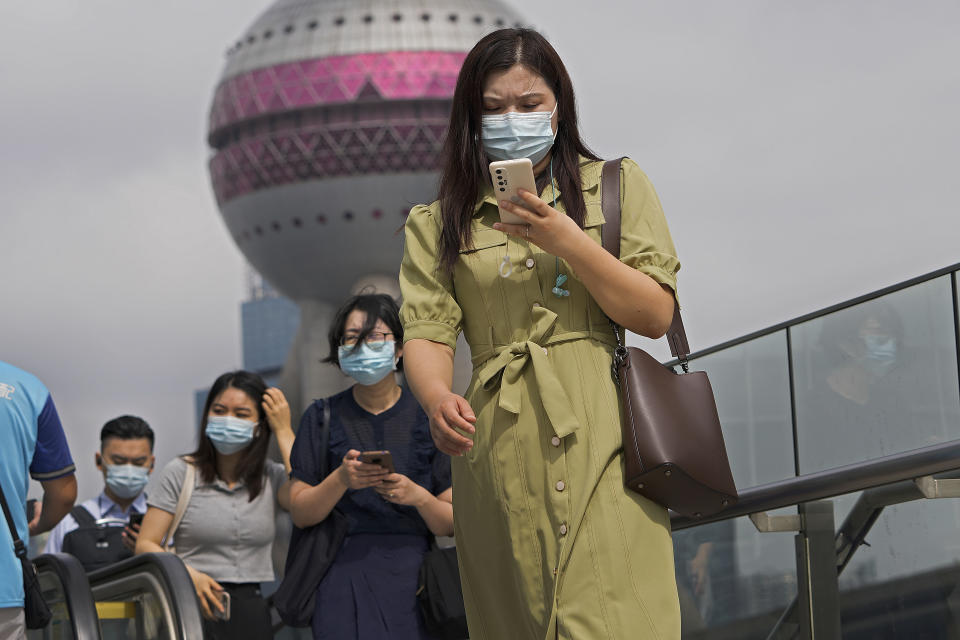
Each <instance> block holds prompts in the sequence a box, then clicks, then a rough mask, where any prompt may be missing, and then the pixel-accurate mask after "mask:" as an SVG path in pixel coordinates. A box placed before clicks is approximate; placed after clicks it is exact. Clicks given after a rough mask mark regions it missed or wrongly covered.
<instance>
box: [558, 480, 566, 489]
mask: <svg viewBox="0 0 960 640" xmlns="http://www.w3.org/2000/svg"><path fill="white" fill-rule="evenodd" d="M566 488H567V485H566V484H564V482H563V480H557V491H563V490H564V489H566Z"/></svg>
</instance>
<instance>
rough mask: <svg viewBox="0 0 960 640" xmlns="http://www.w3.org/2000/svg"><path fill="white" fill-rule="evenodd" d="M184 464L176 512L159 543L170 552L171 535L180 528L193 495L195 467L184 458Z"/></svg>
mask: <svg viewBox="0 0 960 640" xmlns="http://www.w3.org/2000/svg"><path fill="white" fill-rule="evenodd" d="M184 462H186V463H187V469H186V472H185V473H184V474H183V486H182V487H180V496H179V497H178V498H177V512H176V513H174V514H173V522H171V523H170V528H169V529H167V533H166V534H165V535H164V536H163V539H162V540H161V541H160V546H161V547H162V548H163V549H166V550H170V551H172V550H171V549H170V547H172V546H173V545H171V544H170V541H171V540H173V534H174V533H176V532H177V527H179V526H180V521H181V520H183V514H185V513H186V512H187V505H189V504H190V497H191V496H192V495H193V485H194V475H195V473H196V467H194V466H193V462H192V461H190V460H187V459H186V458H184Z"/></svg>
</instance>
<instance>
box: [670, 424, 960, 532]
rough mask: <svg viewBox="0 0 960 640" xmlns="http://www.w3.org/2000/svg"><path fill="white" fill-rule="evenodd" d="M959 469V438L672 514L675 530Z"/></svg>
mask: <svg viewBox="0 0 960 640" xmlns="http://www.w3.org/2000/svg"><path fill="white" fill-rule="evenodd" d="M954 469H960V440H951V441H950V442H944V443H941V444H935V445H931V446H929V447H923V448H922V449H913V450H912V451H906V452H904V453H897V454H894V455H889V456H884V457H882V458H874V459H873V460H868V461H866V462H857V463H854V464H848V465H845V466H842V467H836V468H834V469H828V470H826V471H818V472H816V473H810V474H806V475H802V476H798V477H796V478H788V479H786V480H778V481H776V482H771V483H769V484H763V485H760V486H757V487H751V488H749V489H744V490H743V491H741V492H740V499H739V500H738V501H737V504H735V505H734V506H732V507H730V508H728V509H726V510H724V511H721V512H720V513H717V514H714V515H712V516H707V517H704V518H697V519H695V518H689V517H684V516H680V515H674V516H673V517H672V518H671V520H670V523H671V526H672V528H673V530H674V531H676V530H679V529H687V528H689V527H696V526H698V525H701V524H707V523H710V522H720V521H721V520H729V519H730V518H737V517H739V516H745V515H749V514H751V513H758V512H761V511H772V510H774V509H781V508H783V507H790V506H793V505H797V504H801V503H804V502H812V501H814V500H823V499H824V498H831V497H833V496H838V495H842V494H845V493H854V492H856V491H863V490H865V489H870V488H872V487H879V486H883V485H886V484H890V483H893V482H900V481H901V480H911V479H913V478H920V477H923V476H928V475H931V474H934V473H943V472H945V471H953V470H954Z"/></svg>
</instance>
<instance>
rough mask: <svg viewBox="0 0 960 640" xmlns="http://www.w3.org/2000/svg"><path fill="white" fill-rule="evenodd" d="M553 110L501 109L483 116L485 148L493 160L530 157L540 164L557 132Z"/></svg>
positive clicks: (481, 136) (482, 137) (482, 138)
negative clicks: (500, 111)
mask: <svg viewBox="0 0 960 640" xmlns="http://www.w3.org/2000/svg"><path fill="white" fill-rule="evenodd" d="M556 111H557V108H556V107H554V108H553V111H550V112H546V111H534V112H533V113H518V112H516V111H511V112H510V113H500V114H496V115H491V116H483V117H482V118H481V135H480V139H481V141H482V142H483V150H484V151H485V152H486V153H487V155H488V156H489V157H490V158H492V159H494V160H517V159H519V158H530V162H532V163H533V164H537V163H538V162H540V161H541V160H543V159H544V157H546V155H547V152H549V151H550V148H551V147H552V146H553V141H554V139H556V137H557V134H556V133H554V132H553V125H552V124H551V122H552V120H553V114H554V113H556Z"/></svg>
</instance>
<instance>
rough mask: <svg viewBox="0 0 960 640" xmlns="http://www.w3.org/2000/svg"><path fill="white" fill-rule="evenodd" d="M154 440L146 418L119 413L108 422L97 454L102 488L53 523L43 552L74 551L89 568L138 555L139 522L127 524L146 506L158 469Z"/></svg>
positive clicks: (92, 569)
mask: <svg viewBox="0 0 960 640" xmlns="http://www.w3.org/2000/svg"><path fill="white" fill-rule="evenodd" d="M153 443H154V435H153V429H151V428H150V425H148V424H147V422H146V421H145V420H144V419H143V418H138V417H136V416H120V417H119V418H114V419H113V420H110V421H109V422H107V423H106V424H104V425H103V428H102V429H101V430H100V451H98V452H97V453H96V454H95V463H96V465H97V469H99V470H100V472H101V473H102V474H103V480H104V487H103V491H102V492H100V495H98V496H96V497H95V498H90V499H89V500H87V501H86V502H84V503H83V504H82V505H79V506H76V507H74V508H73V511H71V512H70V513H69V514H68V515H67V516H66V517H65V518H64V519H63V520H61V521H60V524H58V525H57V526H56V527H54V529H53V531H52V532H51V533H50V538H49V539H48V540H47V545H46V547H44V549H43V551H44V553H60V552H65V553H70V554H72V555H74V556H76V558H77V559H78V560H80V563H81V564H83V568H84V569H86V570H87V571H95V570H97V569H100V568H102V567H105V566H107V565H108V564H111V563H114V562H117V561H119V560H124V559H126V558H129V557H132V556H133V550H134V548H135V547H136V544H137V534H138V533H139V531H140V524H139V523H136V522H135V523H133V524H127V523H128V522H130V521H131V516H132V515H134V514H139V515H141V516H142V515H143V514H144V513H145V512H146V510H147V498H146V495H145V494H144V489H145V488H146V486H147V482H148V481H149V479H150V473H151V472H152V471H153V464H154V458H153ZM98 521H99V525H101V526H98Z"/></svg>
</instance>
